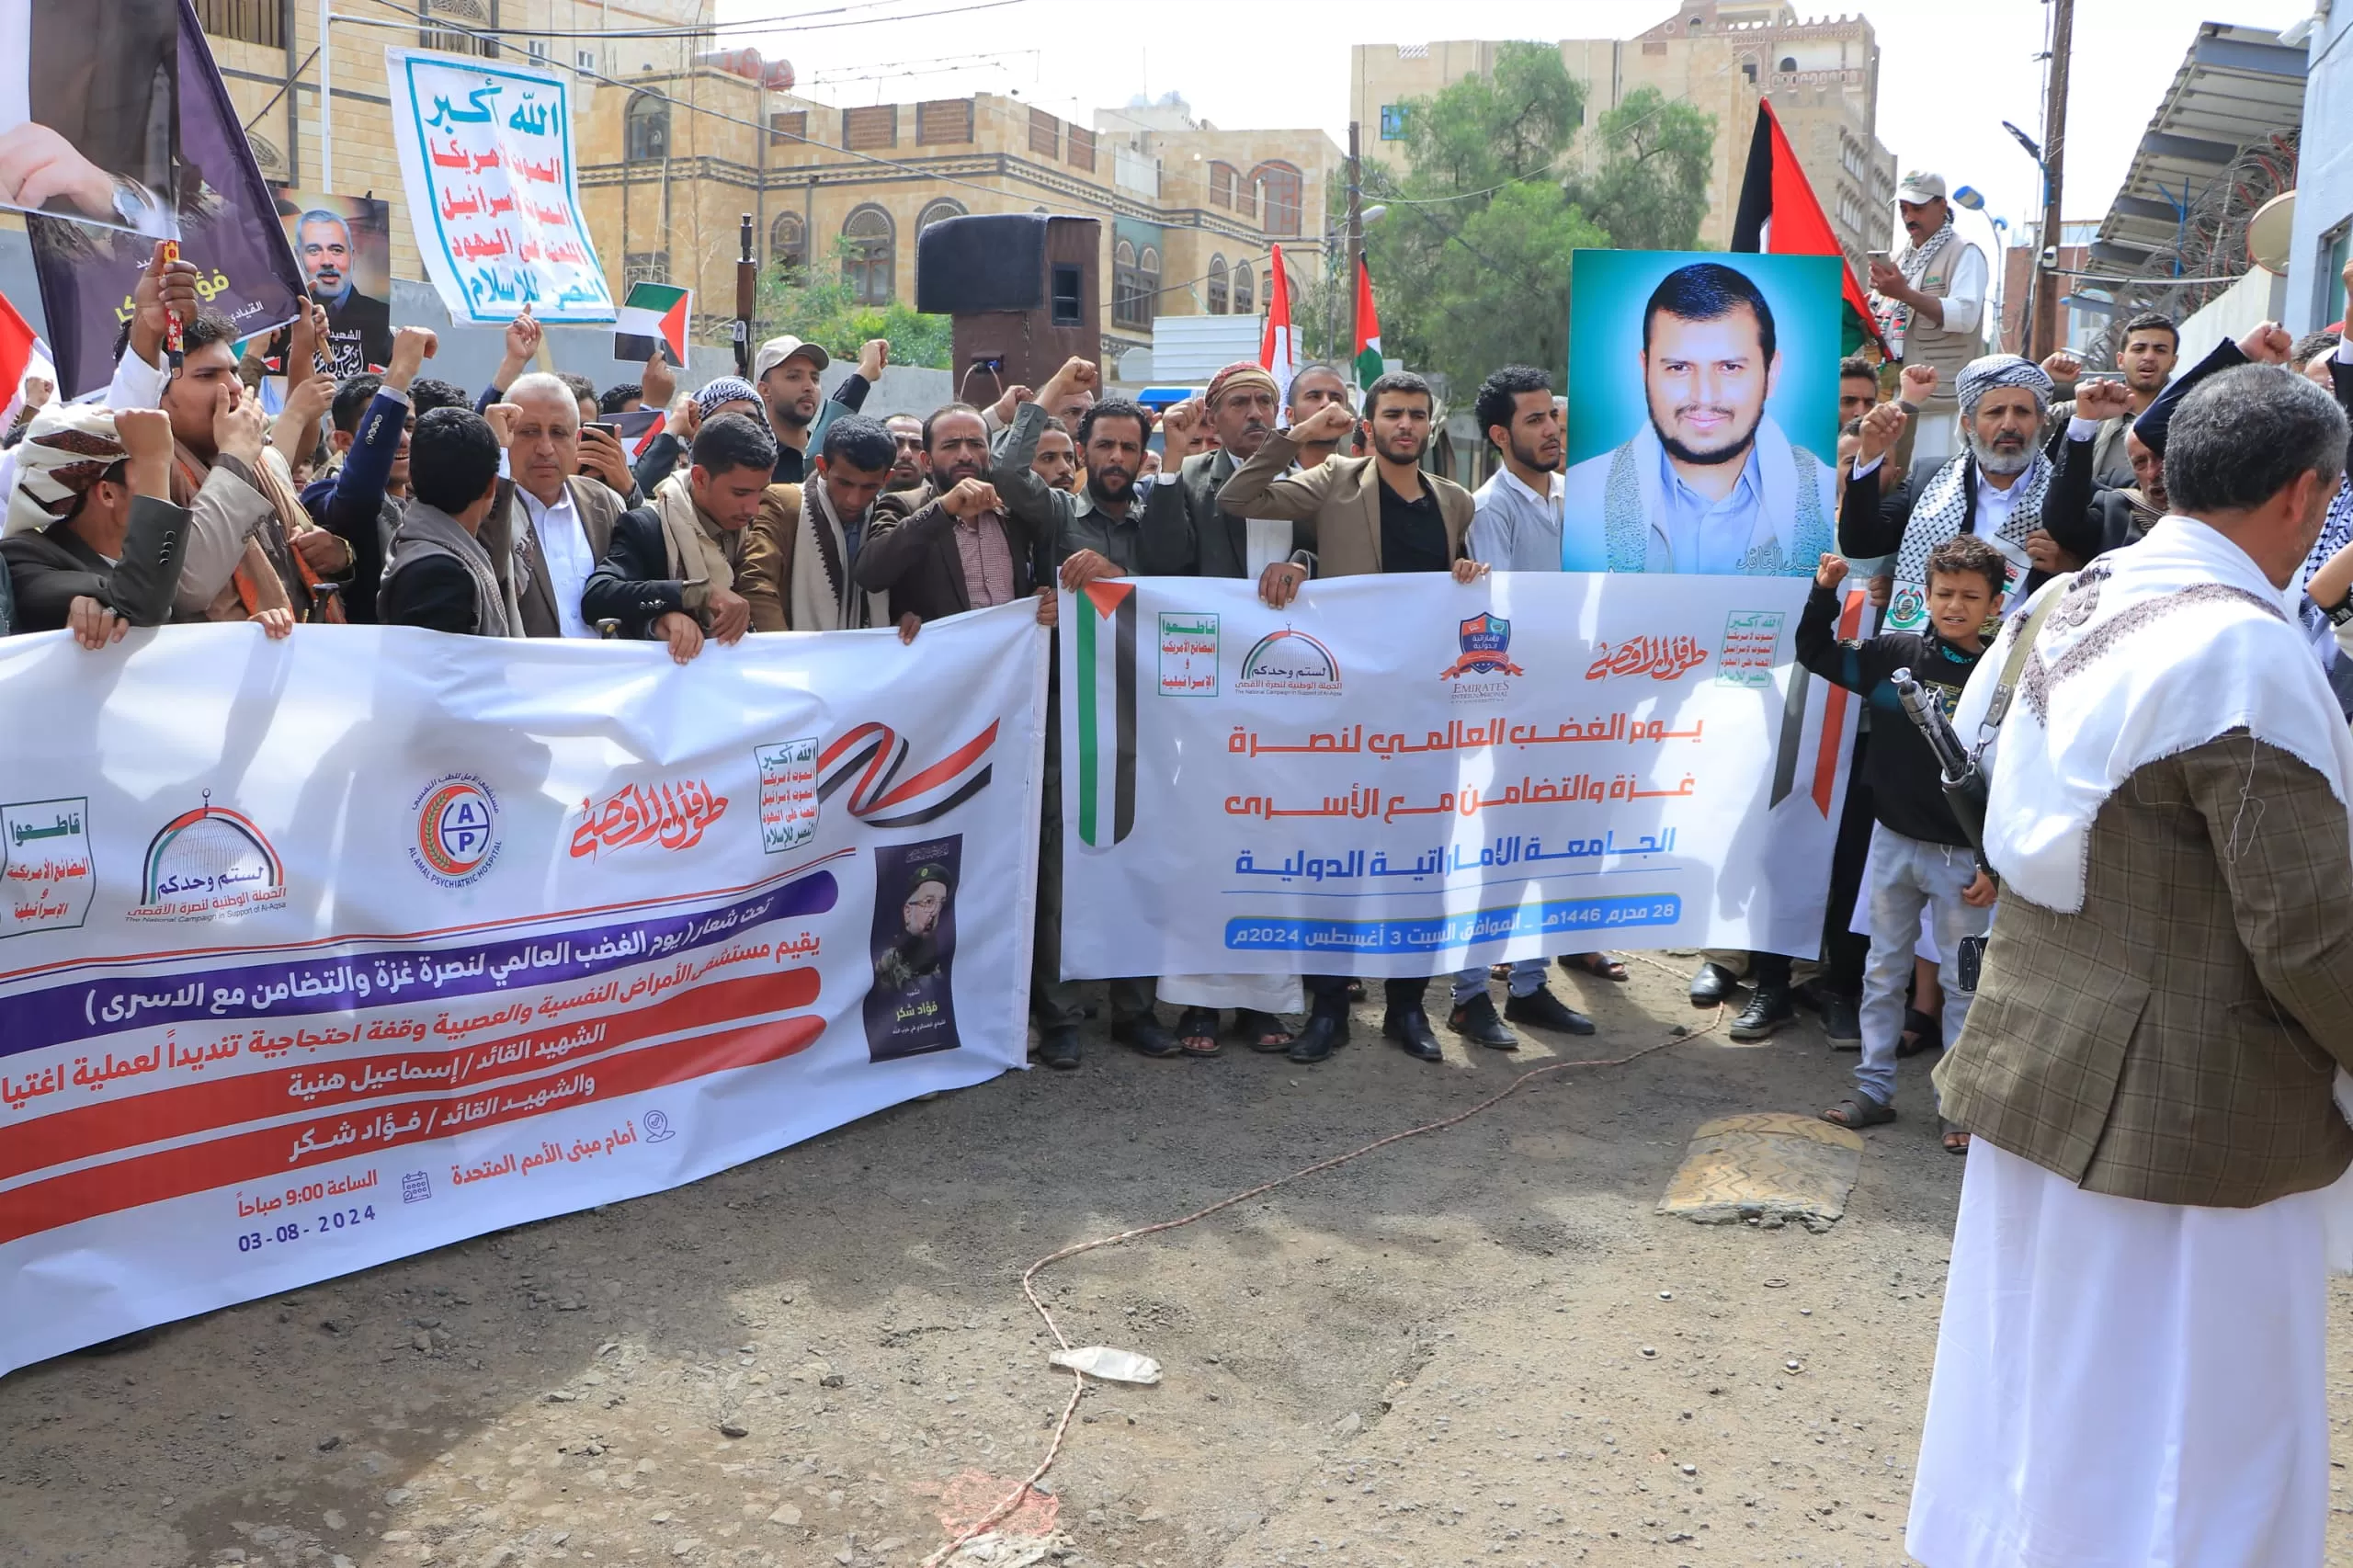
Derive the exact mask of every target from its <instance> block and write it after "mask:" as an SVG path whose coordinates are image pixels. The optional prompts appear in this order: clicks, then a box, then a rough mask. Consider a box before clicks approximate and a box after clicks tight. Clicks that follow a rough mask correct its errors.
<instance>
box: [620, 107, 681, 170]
mask: <svg viewBox="0 0 2353 1568" xmlns="http://www.w3.org/2000/svg"><path fill="white" fill-rule="evenodd" d="M621 155H622V156H623V157H625V158H627V159H628V160H629V161H630V162H631V163H632V164H642V163H659V162H661V161H662V160H663V159H665V158H666V157H668V156H669V155H670V100H669V99H667V98H665V97H661V96H660V95H659V94H656V93H640V94H638V95H637V96H636V97H633V98H631V99H630V101H629V112H628V115H627V116H626V118H625V119H624V121H623V144H622V149H621Z"/></svg>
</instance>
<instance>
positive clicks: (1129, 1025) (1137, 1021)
mask: <svg viewBox="0 0 2353 1568" xmlns="http://www.w3.org/2000/svg"><path fill="white" fill-rule="evenodd" d="M1111 1038H1112V1039H1113V1040H1118V1041H1119V1042H1120V1044H1121V1045H1124V1046H1126V1047H1127V1048H1128V1049H1129V1050H1131V1051H1134V1052H1135V1053H1136V1054H1137V1055H1138V1056H1182V1055H1183V1054H1184V1053H1185V1045H1184V1042H1183V1041H1182V1040H1178V1039H1177V1038H1176V1036H1175V1035H1174V1034H1171V1033H1170V1032H1169V1030H1168V1026H1167V1025H1165V1024H1164V1023H1162V1022H1161V1021H1160V1019H1159V1018H1158V1017H1155V1016H1154V1015H1153V1014H1151V1013H1145V1014H1143V1015H1142V1017H1133V1018H1129V1019H1127V1020H1125V1021H1124V1022H1121V1023H1116V1024H1113V1025H1112V1026H1111Z"/></svg>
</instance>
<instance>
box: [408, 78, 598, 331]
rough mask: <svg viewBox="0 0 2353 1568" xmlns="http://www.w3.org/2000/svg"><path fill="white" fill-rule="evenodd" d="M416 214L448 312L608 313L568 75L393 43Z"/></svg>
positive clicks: (488, 316) (475, 317)
mask: <svg viewBox="0 0 2353 1568" xmlns="http://www.w3.org/2000/svg"><path fill="white" fill-rule="evenodd" d="M384 58H385V62H386V67H387V71H388V74H389V75H390V78H391V84H392V131H393V138H394V140H395V141H396V142H398V143H399V145H400V154H401V179H402V183H403V184H404V186H405V187H406V188H407V191H408V208H409V223H410V226H411V228H412V229H413V230H414V231H415V234H416V245H417V249H418V251H419V252H420V253H422V254H423V256H424V257H425V270H426V275H427V276H428V277H430V278H432V279H433V286H434V288H435V289H437V290H439V292H440V295H441V300H442V302H443V303H444V304H446V305H447V306H448V307H449V314H450V315H451V317H453V318H454V319H456V320H458V321H460V322H472V323H499V322H509V321H512V320H514V319H515V318H516V317H517V316H518V315H520V314H522V313H523V309H524V307H525V306H527V305H528V306H529V307H530V311H531V313H532V315H534V316H536V317H537V318H539V319H540V321H543V322H570V323H580V324H589V323H606V322H610V321H612V320H613V319H614V315H615V312H614V309H613V296H612V291H611V290H609V289H608V288H607V287H606V286H605V274H604V269H603V268H602V267H599V266H598V265H597V251H596V247H595V245H594V244H591V243H590V241H589V238H588V225H587V224H586V223H585V222H582V220H581V217H580V193H579V189H578V187H577V184H576V181H575V176H574V165H573V159H572V100H571V96H570V91H569V89H568V87H567V85H566V84H565V83H564V81H563V78H562V77H560V76H557V75H554V74H551V73H549V72H545V71H529V70H517V69H516V68H515V67H512V66H506V65H491V64H487V63H485V62H483V61H480V60H477V59H472V58H470V57H467V56H462V55H452V54H436V53H433V52H430V51H424V50H413V49H388V50H386V51H384Z"/></svg>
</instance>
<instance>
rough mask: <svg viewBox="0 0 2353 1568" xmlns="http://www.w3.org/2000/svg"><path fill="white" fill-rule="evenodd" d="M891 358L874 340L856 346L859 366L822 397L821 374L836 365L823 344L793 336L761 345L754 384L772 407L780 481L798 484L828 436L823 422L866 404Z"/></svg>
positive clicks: (771, 427) (882, 344)
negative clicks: (816, 448) (810, 457)
mask: <svg viewBox="0 0 2353 1568" xmlns="http://www.w3.org/2000/svg"><path fill="white" fill-rule="evenodd" d="M890 361H891V346H890V344H889V343H888V342H887V341H885V340H884V339H882V338H880V337H878V338H875V339H873V340H872V341H870V342H869V343H868V344H867V345H866V347H863V348H861V349H860V350H858V369H857V371H856V372H855V373H853V374H852V375H850V376H848V377H847V379H845V380H844V381H843V382H842V384H841V385H840V386H837V387H835V389H834V395H833V396H832V397H830V398H827V397H824V395H823V393H822V392H821V391H820V389H819V387H818V384H817V378H818V377H819V376H821V375H823V374H824V369H825V367H826V366H828V365H830V364H832V363H833V362H834V361H833V356H832V355H830V354H827V353H826V352H825V348H824V345H823V344H819V343H804V342H802V341H801V339H800V338H797V337H794V336H792V335H790V334H787V335H784V336H782V337H771V338H769V339H768V340H767V342H766V343H763V344H761V345H760V351H759V353H758V354H757V355H756V356H755V357H754V358H753V360H752V384H753V385H754V386H756V387H757V388H759V389H760V402H761V403H764V404H765V405H767V411H768V428H769V430H770V431H771V432H773V433H774V435H775V436H776V479H775V483H778V484H798V483H801V480H802V479H803V478H805V477H806V476H807V472H808V460H807V454H808V452H809V451H810V450H811V449H812V448H813V447H814V446H815V445H816V444H817V443H819V442H822V441H823V440H824V438H825V426H828V425H830V424H832V423H833V422H834V418H835V415H841V414H855V413H857V412H858V410H859V409H861V408H863V407H865V406H866V394H867V393H868V392H870V391H871V390H872V389H873V386H874V383H875V382H876V381H881V379H882V367H883V366H885V365H887V364H889V363H890Z"/></svg>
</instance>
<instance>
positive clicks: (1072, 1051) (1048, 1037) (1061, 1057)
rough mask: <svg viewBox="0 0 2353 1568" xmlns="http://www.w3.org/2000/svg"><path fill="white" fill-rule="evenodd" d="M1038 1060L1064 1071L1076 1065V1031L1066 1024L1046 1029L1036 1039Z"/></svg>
mask: <svg viewBox="0 0 2353 1568" xmlns="http://www.w3.org/2000/svg"><path fill="white" fill-rule="evenodd" d="M1038 1060H1039V1061H1040V1062H1044V1063H1045V1064H1046V1065H1047V1066H1049V1067H1052V1068H1057V1069H1059V1070H1060V1071H1062V1072H1064V1073H1067V1072H1069V1071H1070V1070H1071V1069H1072V1068H1074V1067H1075V1066H1077V1065H1078V1031H1077V1030H1076V1029H1074V1028H1071V1027H1070V1026H1069V1025H1067V1024H1064V1025H1063V1027H1061V1028H1051V1029H1048V1030H1046V1031H1045V1033H1044V1034H1042V1035H1040V1037H1039V1040H1038Z"/></svg>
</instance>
